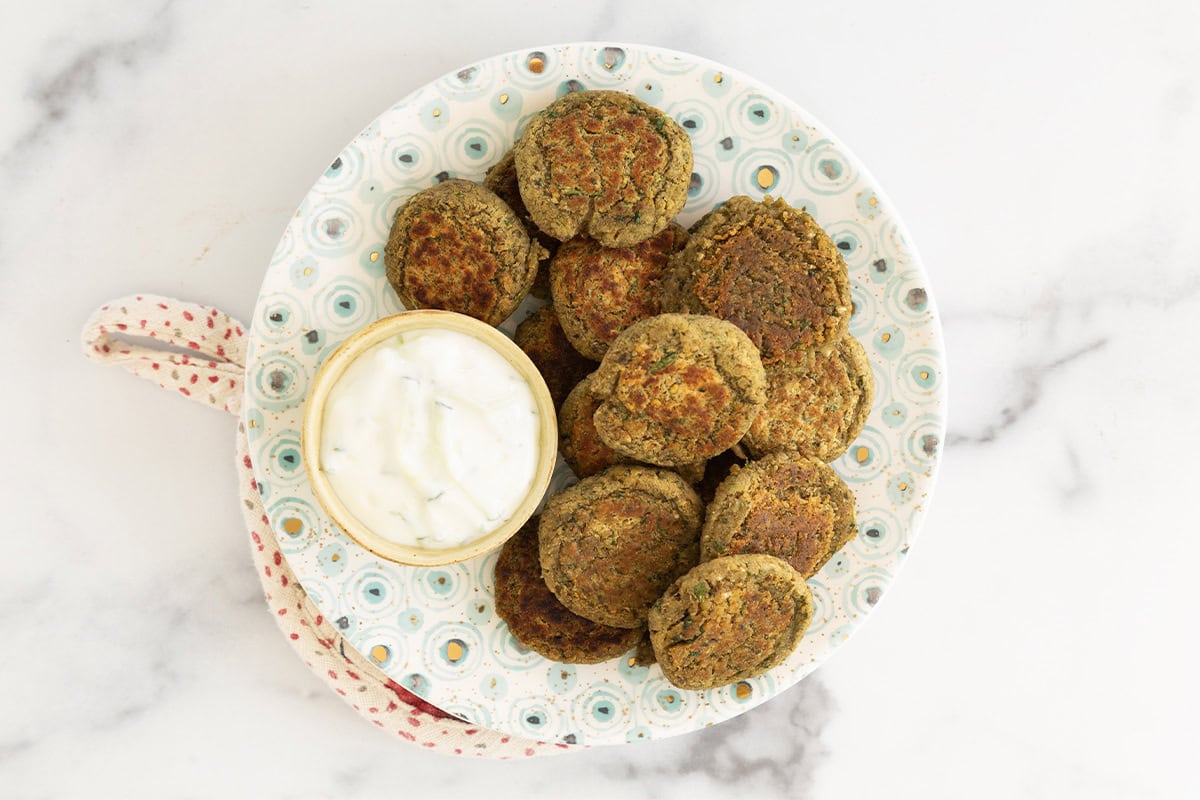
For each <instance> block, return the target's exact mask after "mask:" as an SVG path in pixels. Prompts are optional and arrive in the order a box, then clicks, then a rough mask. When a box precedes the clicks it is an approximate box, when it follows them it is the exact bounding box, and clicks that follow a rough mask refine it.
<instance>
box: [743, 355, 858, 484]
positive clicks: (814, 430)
mask: <svg viewBox="0 0 1200 800" xmlns="http://www.w3.org/2000/svg"><path fill="white" fill-rule="evenodd" d="M874 397H875V378H874V376H873V375H872V373H871V362H870V361H869V360H868V359H867V353H866V351H865V350H863V346H862V344H860V343H859V341H858V340H857V339H855V338H854V337H853V336H851V335H850V334H848V333H847V334H846V335H845V336H843V337H842V338H841V339H838V341H837V342H836V343H835V344H834V345H833V347H832V348H830V349H829V350H810V351H808V352H806V353H804V354H803V355H802V356H801V357H799V358H797V359H795V360H789V361H785V362H780V363H777V364H770V365H768V366H767V402H766V405H764V406H763V410H762V411H760V412H759V414H758V417H756V418H755V420H754V422H753V423H752V424H751V425H750V430H748V431H746V436H745V438H743V439H742V444H744V445H745V446H746V449H747V450H749V451H750V455H751V456H753V457H754V458H759V457H761V456H764V455H766V454H767V453H774V452H778V451H781V450H795V451H796V452H798V453H800V455H804V456H812V457H813V458H818V459H820V460H821V461H825V462H830V461H833V460H834V459H836V458H838V457H840V456H841V455H842V453H845V452H846V449H847V448H848V447H850V443H851V442H853V441H854V439H855V438H856V437H857V436H858V434H859V433H861V432H862V429H863V425H865V424H866V422H867V416H868V415H869V414H870V413H871V403H872V402H873V401H874Z"/></svg>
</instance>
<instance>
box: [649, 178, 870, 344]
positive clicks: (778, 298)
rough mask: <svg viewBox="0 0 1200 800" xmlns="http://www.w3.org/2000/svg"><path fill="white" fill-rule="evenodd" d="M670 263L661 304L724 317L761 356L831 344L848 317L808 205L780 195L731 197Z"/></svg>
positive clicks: (829, 249)
mask: <svg viewBox="0 0 1200 800" xmlns="http://www.w3.org/2000/svg"><path fill="white" fill-rule="evenodd" d="M669 269H670V272H671V276H670V278H669V279H667V280H666V281H665V285H666V286H668V287H669V291H668V293H667V296H666V297H665V298H664V300H665V304H666V307H667V308H668V309H669V310H671V311H683V312H691V313H693V314H711V315H712V316H714V317H719V318H721V319H725V320H729V321H730V322H732V323H734V324H735V325H737V326H738V327H739V328H741V329H742V330H743V331H745V332H746V334H747V335H748V336H749V337H750V340H751V341H752V342H754V344H755V346H756V347H758V349H759V350H760V351H761V353H762V359H763V363H768V364H769V363H772V362H776V361H781V360H786V359H789V358H796V357H798V356H799V355H800V354H801V353H802V352H803V351H805V350H808V349H810V348H813V347H823V346H826V345H828V344H831V343H833V342H835V341H837V340H838V339H839V338H841V337H842V336H844V335H845V334H846V330H847V327H848V325H849V324H850V313H851V311H852V305H851V302H850V278H849V275H848V273H847V271H846V263H845V261H843V260H842V256H841V253H839V252H838V249H837V247H836V245H834V243H833V240H832V239H830V238H829V235H828V234H826V233H825V231H824V230H822V229H821V226H819V225H818V224H817V223H816V221H814V220H813V218H812V217H811V216H809V215H808V213H807V212H805V211H803V210H799V209H795V208H792V207H791V206H790V205H788V204H787V203H786V202H784V201H783V200H772V199H769V198H768V199H766V200H764V201H762V202H756V201H754V200H752V199H750V198H749V197H746V196H744V195H739V196H737V197H731V198H730V199H729V200H728V201H726V202H725V204H724V205H722V206H721V207H720V208H718V209H716V210H714V211H712V212H710V213H709V214H708V216H706V217H705V218H704V219H703V220H702V222H701V224H699V225H697V226H695V227H694V228H693V231H692V235H691V238H689V239H688V243H687V246H686V247H684V248H683V250H681V251H680V252H679V253H678V254H677V255H675V256H673V257H672V258H671V264H670V267H669Z"/></svg>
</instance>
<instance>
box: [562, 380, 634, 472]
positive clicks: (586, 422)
mask: <svg viewBox="0 0 1200 800" xmlns="http://www.w3.org/2000/svg"><path fill="white" fill-rule="evenodd" d="M592 378H593V375H588V376H587V377H586V378H584V379H583V380H581V381H580V382H579V383H577V384H575V388H574V389H572V390H571V393H570V394H568V395H567V399H566V400H564V401H563V404H562V409H560V410H559V412H558V452H560V453H561V454H562V457H563V460H564V461H566V462H567V466H569V467H570V468H571V471H572V472H574V473H575V474H576V475H578V476H579V477H580V478H587V477H590V476H592V475H595V474H597V473H599V472H603V471H604V470H606V469H608V468H609V467H611V466H614V465H616V464H624V463H627V462H628V461H629V459H628V458H627V457H625V456H623V455H620V454H619V453H617V452H615V451H614V450H613V449H612V448H611V447H609V446H608V445H606V444H605V443H604V442H603V441H601V439H600V436H599V435H598V434H597V433H596V425H595V423H594V422H593V421H592V415H593V414H595V413H596V408H597V407H599V405H600V401H598V400H597V399H596V398H595V397H594V396H593V395H592V392H591V387H592Z"/></svg>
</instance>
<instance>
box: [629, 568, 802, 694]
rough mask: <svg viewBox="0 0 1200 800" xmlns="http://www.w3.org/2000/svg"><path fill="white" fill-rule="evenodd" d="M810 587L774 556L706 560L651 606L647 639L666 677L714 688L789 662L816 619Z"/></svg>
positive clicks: (693, 686)
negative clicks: (811, 622)
mask: <svg viewBox="0 0 1200 800" xmlns="http://www.w3.org/2000/svg"><path fill="white" fill-rule="evenodd" d="M812 615H813V602H812V595H811V594H810V593H809V590H808V585H807V584H806V583H805V582H804V579H803V578H802V577H800V575H799V574H798V573H797V572H796V571H795V570H794V569H792V568H791V567H790V566H788V564H787V563H786V562H784V561H782V560H780V559H778V558H775V557H774V556H768V555H735V556H726V557H724V558H718V559H715V560H713V561H706V562H704V563H702V564H700V565H699V566H697V567H695V568H694V569H692V570H691V571H690V572H688V573H687V574H686V575H684V576H683V577H681V578H680V579H679V580H677V581H675V583H674V584H672V585H671V587H670V588H669V589H667V591H666V592H665V593H664V594H663V596H662V598H661V599H660V600H659V601H658V602H657V603H655V604H654V607H653V608H651V609H650V614H649V625H650V642H651V644H652V645H653V646H654V655H655V656H656V657H657V659H658V664H659V666H660V667H662V671H663V675H665V676H666V678H667V680H669V681H670V682H671V683H673V684H674V685H675V686H678V687H679V688H681V689H713V688H716V687H718V686H724V685H725V684H728V683H732V682H734V681H738V680H743V679H745V678H752V677H754V676H755V675H761V674H762V673H764V672H766V671H767V670H769V669H771V668H772V667H776V666H778V665H779V664H780V663H782V662H783V661H784V659H786V658H787V657H788V656H789V655H790V654H791V653H792V651H793V650H795V649H796V645H797V644H798V643H799V642H800V639H801V638H802V637H803V636H804V631H805V630H806V629H807V628H808V623H809V622H810V621H811V620H812Z"/></svg>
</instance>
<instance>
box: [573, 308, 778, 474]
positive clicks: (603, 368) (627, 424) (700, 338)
mask: <svg viewBox="0 0 1200 800" xmlns="http://www.w3.org/2000/svg"><path fill="white" fill-rule="evenodd" d="M592 393H593V394H594V395H596V397H597V399H599V400H600V406H599V408H597V409H596V413H595V415H594V417H593V419H594V421H595V425H596V431H597V432H598V433H599V435H600V438H601V440H602V441H603V442H604V443H605V444H607V445H608V446H609V447H611V448H612V449H613V450H615V451H616V452H618V453H621V454H623V455H626V456H629V457H630V458H633V459H636V460H638V461H645V462H647V463H649V464H659V465H662V466H677V465H682V464H692V463H695V462H698V461H702V460H703V459H706V458H710V457H712V456H715V455H716V454H717V453H720V452H721V451H723V450H728V449H729V448H730V447H732V446H733V445H734V444H736V443H737V442H738V440H740V439H741V438H742V436H743V434H745V432H746V430H747V429H748V428H749V427H750V423H752V422H753V421H754V418H755V417H756V416H758V413H759V411H760V410H761V409H762V405H763V402H764V401H765V400H766V373H765V372H764V371H763V366H762V362H761V361H760V360H759V357H758V351H757V350H756V349H755V348H754V345H753V344H751V342H750V340H749V339H748V338H747V337H746V334H744V333H743V332H742V331H740V330H739V329H738V328H737V327H736V326H734V325H732V324H731V323H728V322H724V321H722V320H719V319H714V318H713V317H705V316H693V315H686V314H660V315H658V316H657V317H650V318H648V319H644V320H641V321H639V322H635V323H634V324H633V325H631V326H630V327H629V328H627V329H626V330H625V331H624V332H622V333H621V334H620V335H619V336H618V337H617V338H616V340H614V341H613V343H612V346H611V347H609V349H608V352H607V353H605V355H604V360H603V361H602V362H601V363H600V368H599V369H598V370H596V374H595V379H594V381H593V383H592Z"/></svg>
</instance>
